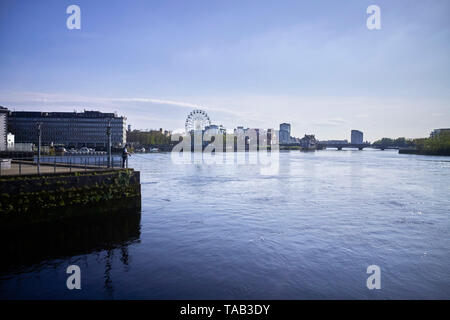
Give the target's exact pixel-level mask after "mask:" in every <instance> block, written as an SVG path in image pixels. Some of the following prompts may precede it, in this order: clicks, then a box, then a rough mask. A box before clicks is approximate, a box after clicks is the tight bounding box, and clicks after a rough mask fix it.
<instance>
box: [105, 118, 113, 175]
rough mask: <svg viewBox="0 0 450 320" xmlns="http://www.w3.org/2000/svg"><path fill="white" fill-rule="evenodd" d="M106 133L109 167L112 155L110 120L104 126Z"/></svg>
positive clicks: (109, 166)
mask: <svg viewBox="0 0 450 320" xmlns="http://www.w3.org/2000/svg"><path fill="white" fill-rule="evenodd" d="M106 134H107V136H108V168H111V163H112V157H111V120H109V121H108V126H107V127H106Z"/></svg>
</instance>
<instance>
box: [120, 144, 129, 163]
mask: <svg viewBox="0 0 450 320" xmlns="http://www.w3.org/2000/svg"><path fill="white" fill-rule="evenodd" d="M128 156H131V154H130V153H129V152H128V150H127V145H125V146H124V147H123V151H122V168H125V164H126V163H127V160H128ZM127 164H128V163H127ZM127 167H128V166H127Z"/></svg>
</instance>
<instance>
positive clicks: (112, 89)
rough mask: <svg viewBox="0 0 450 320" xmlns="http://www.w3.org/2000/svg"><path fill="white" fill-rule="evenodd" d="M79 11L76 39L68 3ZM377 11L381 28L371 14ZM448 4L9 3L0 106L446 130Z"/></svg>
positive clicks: (162, 121) (168, 123)
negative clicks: (197, 111)
mask: <svg viewBox="0 0 450 320" xmlns="http://www.w3.org/2000/svg"><path fill="white" fill-rule="evenodd" d="M71 4H76V5H79V6H80V8H81V30H69V29H67V28H66V19H67V17H68V16H69V15H68V14H66V8H67V7H68V6H69V5H71ZM371 4H376V5H378V6H380V8H381V26H382V28H381V30H372V31H370V30H368V29H367V28H366V19H367V17H368V15H367V14H366V8H367V7H368V6H369V5H371ZM449 12H450V2H449V1H446V0H442V1H439V0H433V1H397V0H390V1H378V0H371V1H365V0H355V1H351V0H347V1H324V0H320V1H313V0H308V1H298V0H297V1H285V0H283V1H264V0H259V1H242V0H241V1H224V0H209V1H195V0H189V1H181V0H179V1H162V0H160V1H134V0H132V1H100V0H96V1H65V0H54V1H31V0H29V1H26V0H1V2H0V71H1V78H0V105H3V106H6V107H8V108H10V109H13V110H49V111H73V110H74V109H75V110H78V111H82V110H83V109H87V110H93V109H95V110H101V111H117V112H118V113H119V114H121V115H125V116H127V118H128V123H130V124H131V125H132V126H133V128H140V129H146V128H149V129H150V128H159V127H163V128H167V129H171V130H175V129H178V128H182V127H183V125H184V119H185V117H186V115H187V114H188V113H189V112H190V111H191V110H192V109H194V108H197V107H201V108H203V109H205V110H206V111H207V112H208V114H209V115H210V118H211V119H212V120H213V122H215V123H217V124H223V125H225V126H226V127H228V128H233V127H235V126H238V125H243V126H246V127H263V128H272V127H277V126H278V124H279V123H280V122H290V123H291V124H292V131H293V134H294V135H295V136H303V134H305V133H314V134H316V136H317V137H318V138H320V139H349V136H350V130H351V129H360V130H362V131H364V132H365V138H366V139H369V140H374V139H377V138H380V137H384V136H389V137H398V136H406V137H422V136H427V135H428V134H429V132H430V131H431V130H432V129H433V128H438V127H450V90H449V87H450V72H449V71H450V58H449V57H450V22H449V17H448V14H449Z"/></svg>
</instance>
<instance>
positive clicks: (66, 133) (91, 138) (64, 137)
mask: <svg viewBox="0 0 450 320" xmlns="http://www.w3.org/2000/svg"><path fill="white" fill-rule="evenodd" d="M39 123H41V143H42V145H52V144H53V145H63V146H66V147H73V148H79V147H89V148H98V147H106V146H107V145H108V137H107V126H108V123H111V141H112V146H115V147H120V146H123V145H124V144H125V143H126V118H125V117H119V116H118V115H117V114H115V113H103V112H99V111H84V112H30V111H13V112H9V116H8V127H9V131H10V132H11V133H12V134H14V135H15V142H16V143H34V144H37V143H38V129H37V128H38V124H39Z"/></svg>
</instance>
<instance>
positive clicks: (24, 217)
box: [0, 169, 141, 227]
mask: <svg viewBox="0 0 450 320" xmlns="http://www.w3.org/2000/svg"><path fill="white" fill-rule="evenodd" d="M140 208H141V185H140V173H139V172H138V171H134V170H133V169H117V170H101V169H100V170H91V171H85V172H69V173H67V172H64V173H47V174H41V175H21V176H17V175H16V176H2V177H0V224H1V227H5V226H8V227H10V226H12V225H17V224H18V225H23V224H34V223H40V222H50V221H52V222H53V221H61V220H64V219H66V218H69V217H76V216H83V215H90V214H100V213H112V212H116V211H122V210H140Z"/></svg>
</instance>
